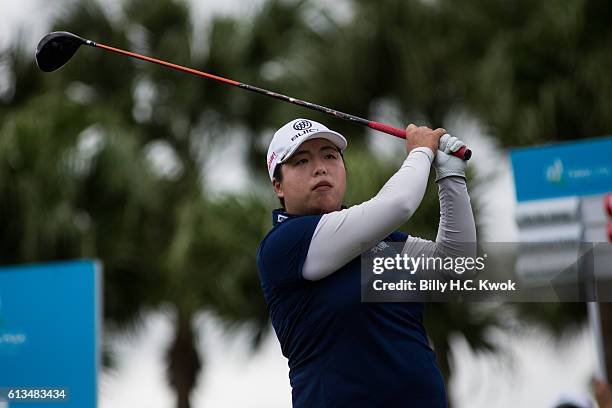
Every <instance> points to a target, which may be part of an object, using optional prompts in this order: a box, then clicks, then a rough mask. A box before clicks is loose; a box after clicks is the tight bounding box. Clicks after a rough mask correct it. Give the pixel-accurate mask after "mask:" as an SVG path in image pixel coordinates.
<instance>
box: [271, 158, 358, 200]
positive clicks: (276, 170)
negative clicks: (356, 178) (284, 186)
mask: <svg viewBox="0 0 612 408" xmlns="http://www.w3.org/2000/svg"><path fill="white" fill-rule="evenodd" d="M336 149H338V148H336ZM338 153H340V157H342V163H344V171H345V172H348V169H347V168H346V161H345V160H344V154H342V150H340V149H338ZM284 165H285V163H280V164H277V165H276V167H275V168H274V174H273V175H272V177H273V178H274V179H275V180H276V181H278V182H279V183H282V182H283V172H282V171H281V167H283V166H284ZM278 201H279V202H280V205H281V207H283V208H285V199H284V198H282V197H278Z"/></svg>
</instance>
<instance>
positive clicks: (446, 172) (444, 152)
mask: <svg viewBox="0 0 612 408" xmlns="http://www.w3.org/2000/svg"><path fill="white" fill-rule="evenodd" d="M463 146H465V143H463V142H462V141H461V140H459V139H457V138H456V137H454V136H451V135H449V134H448V133H447V134H445V135H444V136H442V137H441V138H440V145H439V146H438V151H437V152H436V160H435V161H434V168H435V169H436V181H438V180H440V179H443V178H444V177H449V176H459V177H464V178H465V164H466V161H464V160H461V159H460V158H458V157H455V156H453V155H451V153H454V152H456V151H457V150H459V149H461V148H462V147H463Z"/></svg>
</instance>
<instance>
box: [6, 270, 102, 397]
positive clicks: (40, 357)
mask: <svg viewBox="0 0 612 408" xmlns="http://www.w3.org/2000/svg"><path fill="white" fill-rule="evenodd" d="M100 279H101V268H100V265H99V264H98V263H97V262H95V261H74V262H58V263H50V264H44V265H28V266H16V267H8V268H0V401H2V402H0V406H3V403H8V406H9V407H13V405H14V406H16V407H17V406H18V407H22V408H26V407H40V406H41V405H40V404H41V403H44V402H56V403H59V402H61V404H60V406H62V407H79V408H81V407H95V406H96V405H97V373H98V365H99V361H100V358H99V357H100V355H99V346H100V341H99V337H98V336H99V335H100V328H101V326H100V324H101V321H100V316H101V309H100V301H101V299H100V282H101V280H100ZM62 391H63V392H62ZM17 403H18V404H17Z"/></svg>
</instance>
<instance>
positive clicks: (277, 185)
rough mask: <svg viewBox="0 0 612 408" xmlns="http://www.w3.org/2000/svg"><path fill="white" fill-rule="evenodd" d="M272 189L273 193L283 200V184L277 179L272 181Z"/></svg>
mask: <svg viewBox="0 0 612 408" xmlns="http://www.w3.org/2000/svg"><path fill="white" fill-rule="evenodd" d="M272 187H274V192H275V193H276V196H277V197H278V198H285V197H284V193H283V183H281V182H280V181H278V180H277V179H272Z"/></svg>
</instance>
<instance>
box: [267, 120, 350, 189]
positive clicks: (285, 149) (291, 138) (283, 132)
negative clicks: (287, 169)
mask: <svg viewBox="0 0 612 408" xmlns="http://www.w3.org/2000/svg"><path fill="white" fill-rule="evenodd" d="M316 138H323V139H327V140H329V141H330V142H332V143H333V144H334V145H336V146H337V147H338V148H339V149H340V151H344V149H346V144H347V143H346V139H345V138H344V136H342V135H341V134H340V133H338V132H334V131H333V130H329V129H328V128H327V127H326V126H323V125H322V124H320V123H319V122H315V121H314V120H308V119H301V118H300V119H294V120H292V121H291V122H289V123H287V124H285V125H283V127H281V128H280V129H278V130H277V131H276V133H274V137H273V138H272V141H271V142H270V146H269V147H268V155H267V163H268V174H270V180H272V179H273V178H274V169H275V168H276V165H278V164H281V163H283V162H284V161H285V160H287V159H288V158H290V157H291V155H292V154H293V153H294V152H295V151H296V150H297V148H298V147H300V145H301V144H302V143H304V142H305V141H307V140H310V139H316Z"/></svg>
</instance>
